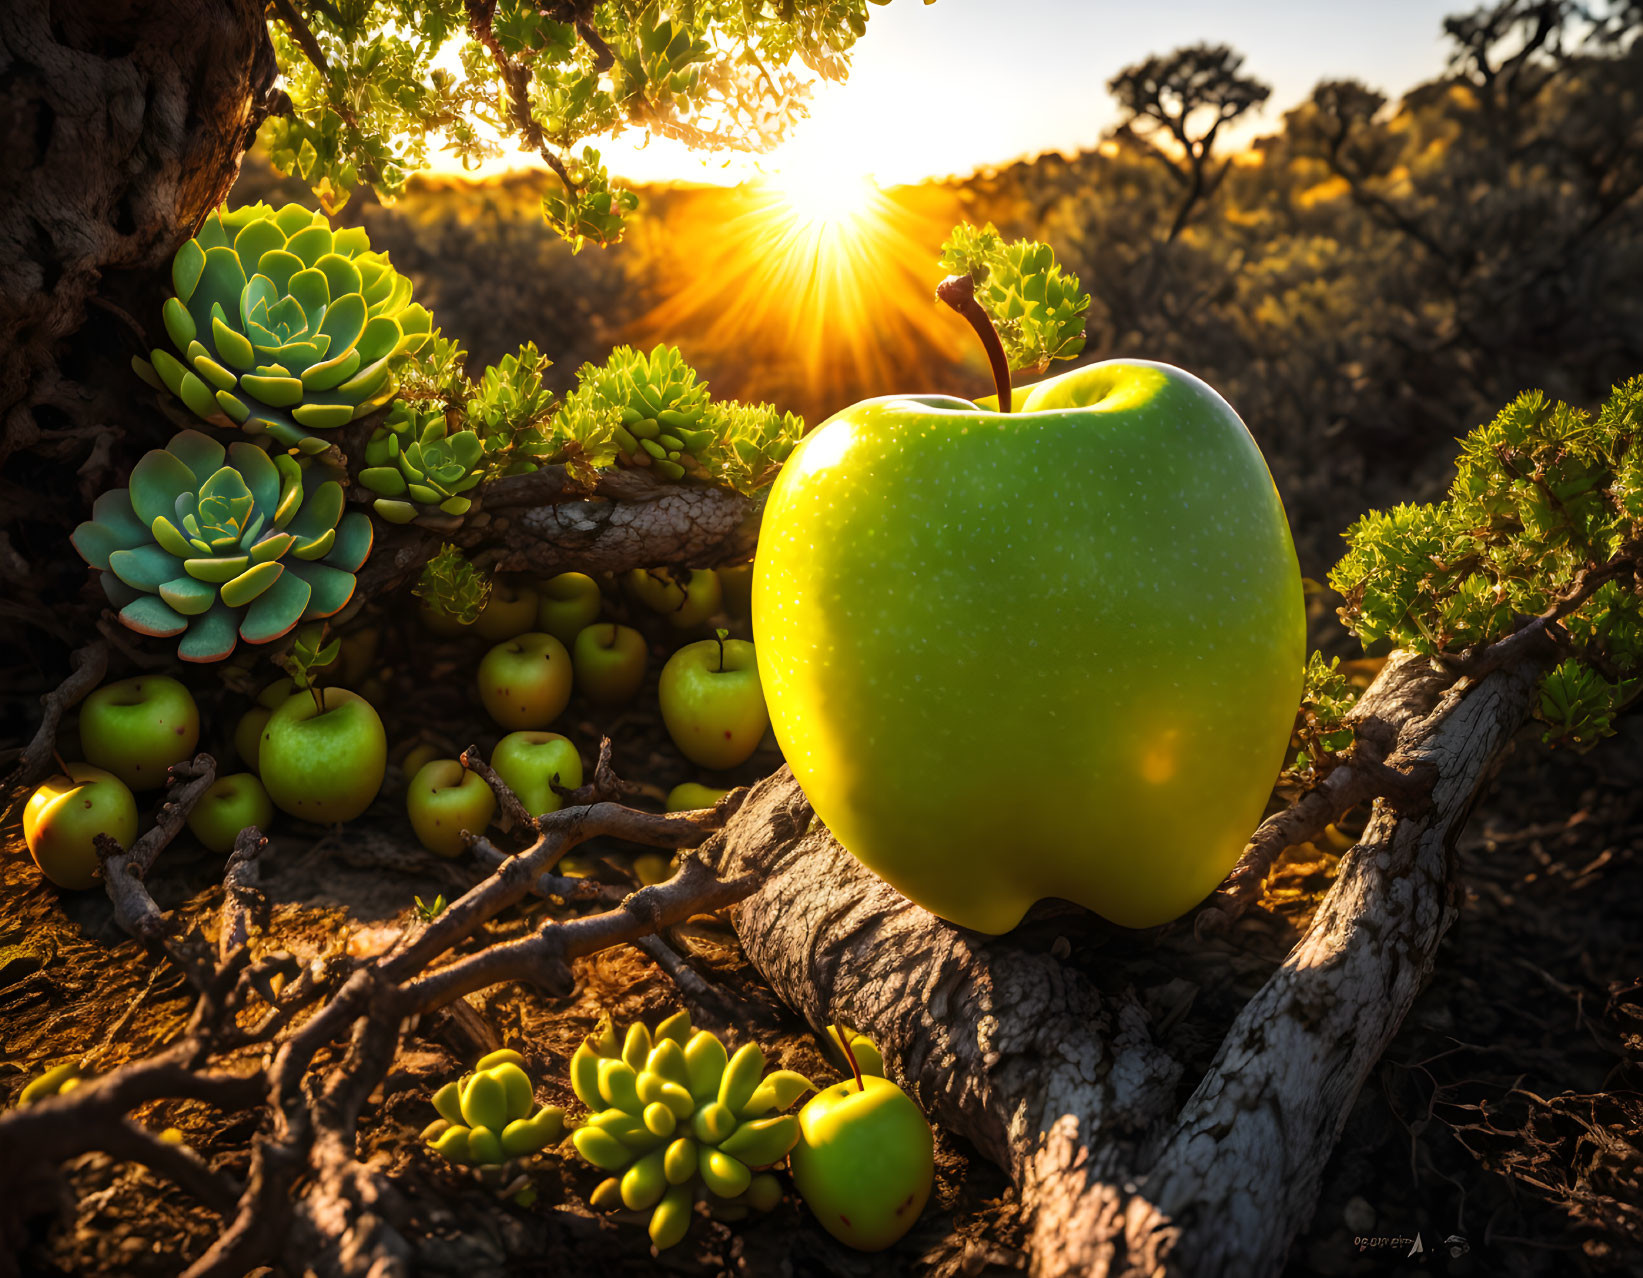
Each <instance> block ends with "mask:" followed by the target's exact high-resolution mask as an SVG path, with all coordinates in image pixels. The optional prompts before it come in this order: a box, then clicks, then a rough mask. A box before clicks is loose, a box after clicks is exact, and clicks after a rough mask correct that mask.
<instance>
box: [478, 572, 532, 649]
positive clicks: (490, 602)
mask: <svg viewBox="0 0 1643 1278" xmlns="http://www.w3.org/2000/svg"><path fill="white" fill-rule="evenodd" d="M536 611H537V599H536V591H535V590H534V589H532V588H531V587H530V586H525V585H521V584H519V583H518V582H513V581H504V580H502V579H500V578H498V579H497V580H496V581H495V582H494V583H492V585H491V597H490V598H489V599H487V600H486V601H485V606H484V607H483V608H482V609H480V612H479V616H478V617H477V618H475V619H474V624H473V632H474V633H475V634H476V635H478V636H479V637H480V638H481V639H489V640H491V641H492V642H493V643H494V642H496V641H497V640H499V639H512V638H513V637H514V636H515V635H522V634H524V633H525V632H526V631H527V630H529V629H530V628H531V627H532V626H534V625H535V624H536Z"/></svg>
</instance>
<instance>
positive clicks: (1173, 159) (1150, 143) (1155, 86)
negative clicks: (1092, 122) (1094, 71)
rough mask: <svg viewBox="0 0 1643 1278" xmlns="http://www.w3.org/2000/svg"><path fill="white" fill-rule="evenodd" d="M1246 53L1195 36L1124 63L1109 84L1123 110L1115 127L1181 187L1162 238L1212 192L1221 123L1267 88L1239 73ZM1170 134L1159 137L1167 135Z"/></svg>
mask: <svg viewBox="0 0 1643 1278" xmlns="http://www.w3.org/2000/svg"><path fill="white" fill-rule="evenodd" d="M1243 65H1244V57H1243V54H1241V53H1237V52H1235V51H1234V50H1233V49H1231V48H1230V47H1229V46H1227V45H1224V44H1193V45H1187V46H1185V47H1184V48H1180V49H1176V50H1175V51H1174V52H1173V53H1166V54H1162V55H1159V56H1156V57H1151V58H1147V59H1146V60H1145V61H1143V62H1137V63H1135V64H1133V65H1131V66H1127V67H1125V68H1124V69H1123V70H1122V71H1120V72H1119V73H1118V74H1117V75H1116V76H1114V77H1113V78H1112V79H1111V80H1110V81H1108V82H1107V89H1108V91H1109V92H1111V93H1112V95H1113V96H1114V97H1116V98H1117V99H1118V103H1119V105H1120V106H1121V107H1123V109H1124V110H1125V112H1126V113H1127V118H1126V119H1125V120H1124V122H1123V123H1122V124H1120V125H1119V126H1118V128H1117V129H1116V130H1115V131H1114V135H1115V136H1117V137H1121V138H1124V139H1126V140H1129V141H1133V142H1135V143H1136V144H1138V145H1139V146H1140V147H1141V148H1142V149H1143V150H1144V151H1145V152H1146V153H1147V154H1148V155H1150V156H1152V157H1154V158H1155V159H1157V160H1158V162H1159V163H1161V164H1162V165H1163V166H1164V167H1165V169H1166V170H1167V171H1168V172H1169V174H1170V176H1171V177H1172V178H1173V179H1174V181H1175V183H1176V184H1177V185H1178V186H1179V187H1180V188H1181V199H1180V203H1179V204H1178V205H1177V207H1176V210H1175V217H1174V219H1173V220H1172V221H1171V222H1170V227H1169V231H1168V233H1167V234H1166V235H1165V237H1164V238H1165V239H1166V240H1173V239H1175V237H1176V236H1178V235H1179V234H1180V233H1181V229H1182V228H1183V227H1184V226H1186V224H1187V219H1188V218H1190V217H1191V216H1192V212H1193V210H1194V209H1195V208H1197V207H1198V206H1199V204H1200V203H1202V202H1203V201H1205V200H1207V199H1208V198H1210V197H1211V196H1212V195H1214V194H1215V191H1216V189H1217V188H1218V187H1219V186H1220V185H1221V180H1222V179H1223V178H1225V177H1226V172H1227V165H1228V164H1229V163H1230V161H1225V162H1223V163H1222V164H1221V165H1220V166H1219V167H1217V166H1216V165H1215V164H1214V154H1215V140H1216V138H1217V137H1218V136H1219V134H1220V132H1221V130H1222V129H1223V128H1224V127H1225V126H1226V125H1228V124H1231V123H1232V122H1233V121H1234V120H1236V119H1238V118H1239V117H1240V116H1242V115H1244V114H1245V113H1246V112H1248V111H1250V110H1252V109H1254V108H1256V107H1258V106H1260V105H1261V104H1262V103H1263V102H1265V101H1266V100H1267V98H1268V96H1269V95H1270V94H1271V92H1272V89H1271V88H1270V87H1269V86H1268V85H1265V84H1263V83H1261V81H1259V80H1257V79H1254V78H1253V77H1251V76H1246V75H1241V74H1240V73H1239V72H1240V69H1241V68H1242V67H1243ZM1166 137H1167V138H1168V139H1170V141H1169V142H1164V141H1163V140H1162V139H1164V138H1166Z"/></svg>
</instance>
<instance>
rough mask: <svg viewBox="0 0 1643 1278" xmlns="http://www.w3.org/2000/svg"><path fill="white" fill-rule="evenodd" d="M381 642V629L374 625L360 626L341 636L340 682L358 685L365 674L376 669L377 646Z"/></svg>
mask: <svg viewBox="0 0 1643 1278" xmlns="http://www.w3.org/2000/svg"><path fill="white" fill-rule="evenodd" d="M381 643H382V631H381V630H380V629H379V628H378V627H376V626H361V627H360V628H359V629H358V630H350V631H349V632H348V633H347V634H345V635H343V636H342V653H341V655H340V656H339V657H338V658H337V660H338V661H340V662H341V663H342V678H341V682H343V683H345V684H348V685H351V686H353V687H356V688H357V687H358V686H359V685H360V684H361V683H362V682H363V681H364V679H365V676H366V675H368V674H370V673H371V672H372V671H373V670H375V669H376V664H377V648H378V647H379V646H381Z"/></svg>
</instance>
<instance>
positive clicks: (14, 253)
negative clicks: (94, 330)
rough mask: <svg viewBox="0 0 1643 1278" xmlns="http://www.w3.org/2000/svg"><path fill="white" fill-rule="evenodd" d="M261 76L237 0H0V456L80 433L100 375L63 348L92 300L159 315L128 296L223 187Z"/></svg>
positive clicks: (152, 290)
mask: <svg viewBox="0 0 1643 1278" xmlns="http://www.w3.org/2000/svg"><path fill="white" fill-rule="evenodd" d="M273 79H274V51H273V47H272V46H271V45H270V44H269V41H268V32H267V28H266V26H265V24H264V19H263V13H262V6H261V5H260V4H256V3H254V2H253V0H173V2H172V3H168V4H163V5H155V4H147V3H142V2H141V0H81V2H79V3H74V4H63V3H56V4H8V5H5V6H4V7H3V8H0V121H3V125H4V132H5V136H6V138H7V139H8V145H7V151H8V158H7V162H6V181H5V183H4V185H3V188H0V420H3V421H4V426H5V429H4V437H3V440H0V458H4V457H6V456H9V455H10V454H11V453H13V452H15V451H16V450H17V449H19V448H27V447H33V446H36V445H38V444H41V443H50V442H56V443H58V444H60V445H62V446H64V447H68V448H70V449H71V451H72V447H73V444H74V443H75V441H76V440H81V439H84V438H85V436H84V435H83V434H82V435H75V434H74V433H73V432H74V430H75V428H80V429H81V430H82V431H83V430H84V428H85V427H86V425H87V414H88V413H89V412H91V411H94V410H95V408H96V406H97V404H98V401H99V392H100V388H98V387H96V386H95V385H94V384H88V383H84V382H81V381H80V380H79V379H78V378H77V377H76V376H75V374H76V372H78V371H81V370H79V369H78V368H76V367H75V366H74V365H73V363H72V361H65V362H68V363H69V367H67V368H64V367H60V361H64V357H65V356H73V355H77V354H81V353H80V352H69V351H65V350H64V348H63V344H64V343H65V341H66V340H67V339H69V338H70V337H71V336H73V335H74V334H75V333H76V332H78V331H79V330H80V328H81V326H82V325H83V324H84V323H85V321H86V318H87V310H88V307H89V306H90V305H91V302H92V299H93V297H94V296H100V297H101V298H102V299H103V300H104V302H105V303H107V304H110V305H112V306H114V307H117V308H120V309H121V310H124V311H125V312H126V313H127V314H128V315H136V316H138V317H139V320H140V321H143V322H145V323H146V322H147V317H148V316H149V315H150V314H151V313H152V314H157V311H155V310H154V307H153V306H141V307H140V309H131V307H130V305H128V304H135V303H141V302H143V301H144V300H145V299H155V298H157V296H158V290H159V289H160V288H161V287H163V285H164V284H165V282H166V281H167V280H168V278H169V272H168V270H167V269H166V268H167V264H168V262H169V260H170V257H171V254H172V253H174V252H175V251H176V249H177V246H178V244H180V243H181V242H182V241H183V240H185V239H187V238H188V237H189V236H190V235H191V234H193V232H194V229H195V227H197V226H198V225H199V223H200V221H201V220H202V219H203V218H204V217H205V215H206V214H207V213H208V212H209V211H210V210H211V209H212V208H214V207H215V206H216V205H218V204H220V203H221V202H222V200H223V198H224V197H225V196H226V195H227V194H228V188H229V187H230V186H231V185H232V184H233V181H234V178H235V175H236V174H237V173H238V172H239V163H240V157H241V155H242V154H243V153H244V150H245V148H246V146H247V145H248V144H249V142H250V141H251V138H252V136H253V135H254V134H255V132H256V129H257V126H258V125H259V124H261V122H262V120H263V118H264V116H265V115H266V114H267V93H268V90H269V86H271V85H272V83H273ZM155 304H156V305H157V302H156V303H155ZM127 336H128V337H129V338H130V339H131V340H132V341H135V338H136V336H137V335H136V334H135V333H130V334H128V335H127ZM84 354H86V355H88V356H89V355H92V354H94V352H84ZM87 371H89V370H87ZM121 392H122V393H121V394H119V395H118V397H117V399H116V401H114V402H118V400H125V399H129V397H130V392H131V387H130V386H123V387H122V388H121ZM42 409H45V410H48V411H46V412H42V411H41V410H42ZM49 410H55V412H51V411H49ZM64 419H66V420H64Z"/></svg>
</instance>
